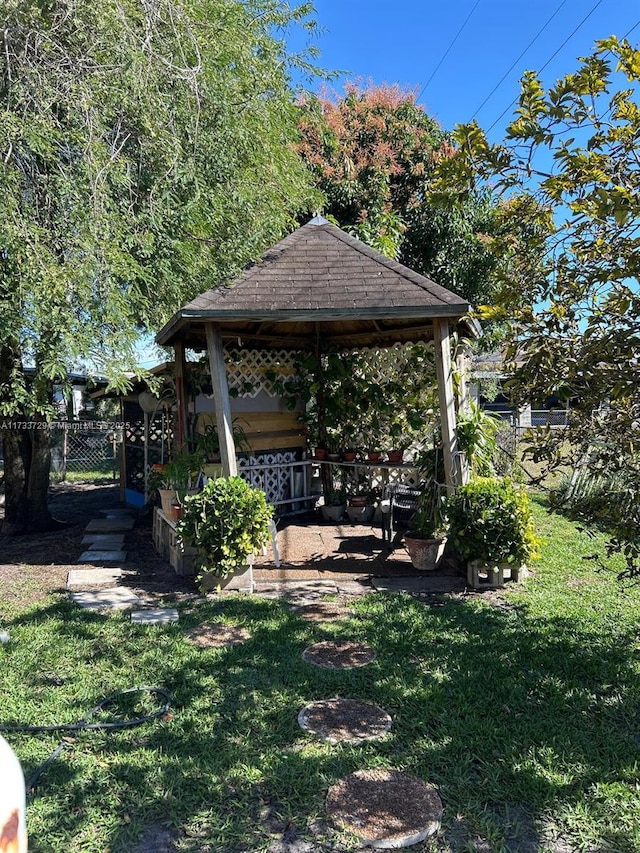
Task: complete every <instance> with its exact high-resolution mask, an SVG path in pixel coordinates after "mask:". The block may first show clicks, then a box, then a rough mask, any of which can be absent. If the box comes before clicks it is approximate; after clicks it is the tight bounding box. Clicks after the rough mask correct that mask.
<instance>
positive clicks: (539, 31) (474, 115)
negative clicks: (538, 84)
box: [471, 0, 567, 121]
mask: <svg viewBox="0 0 640 853" xmlns="http://www.w3.org/2000/svg"><path fill="white" fill-rule="evenodd" d="M565 3H567V0H562V2H561V3H560V5H559V6H558V7H557V8H556V10H555V12H554V13H553V14H552V15H551V17H550V18H549V19H548V20H547V22H546V24H545V25H544V26H543V27H542V29H540V30H538V32H537V33H536V35H535V36H534V37H533V38H532V39H531V41H530V42H529V44H528V45H527V46H526V47H525V49H524V50H523V51H522V53H521V54H520V56H519V57H518V58H517V59H516V60H515V61H514V62H513V63H512V64H511V65H510V66H509V68H508V69H507V70H506V71H505V73H504V74H503V75H502V77H501V78H500V80H499V81H498V82H497V83H496V85H495V86H494V87H493V89H492V90H491V91H490V92H489V94H488V95H487V97H486V98H485V99H484V101H483V102H482V103H481V104H480V106H479V107H478V108H477V110H476V111H475V112H474V114H473V115H472V116H471V121H473V119H474V118H475V117H476V116H477V115H478V113H479V112H480V110H481V109H482V108H483V107H484V105H485V104H486V103H487V101H488V100H489V99H490V98H491V96H492V95H493V94H494V93H495V92H496V91H497V89H499V88H500V86H501V85H502V84H503V83H504V81H505V80H506V79H507V77H508V76H509V74H511V72H512V71H513V69H514V68H515V67H516V65H517V64H518V62H520V60H521V59H522V57H523V56H524V55H525V53H526V52H527V51H528V50H529V48H530V47H531V46H532V45H533V44H535V42H536V41H537V40H538V39H539V38H540V36H541V35H542V33H543V32H544V31H545V30H546V29H547V27H548V26H549V24H550V23H551V21H553V19H554V18H555V16H556V15H557V14H558V12H559V11H560V9H562V7H563V6H564V5H565Z"/></svg>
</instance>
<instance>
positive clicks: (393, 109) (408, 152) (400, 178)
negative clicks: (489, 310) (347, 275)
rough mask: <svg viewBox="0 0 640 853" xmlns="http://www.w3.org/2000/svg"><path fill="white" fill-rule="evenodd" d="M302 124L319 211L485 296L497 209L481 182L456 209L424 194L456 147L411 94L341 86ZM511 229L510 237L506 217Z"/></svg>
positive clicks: (464, 291)
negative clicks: (321, 197)
mask: <svg viewBox="0 0 640 853" xmlns="http://www.w3.org/2000/svg"><path fill="white" fill-rule="evenodd" d="M300 128H301V134H302V138H301V141H300V145H299V150H300V152H301V154H302V156H303V158H304V159H305V161H306V162H307V163H308V164H309V167H310V169H311V170H312V171H313V173H314V175H315V176H316V181H317V185H318V187H319V189H321V190H322V192H323V193H324V194H325V198H326V204H325V208H324V211H325V214H326V215H329V216H331V217H333V218H334V219H335V220H336V222H337V223H338V224H339V225H340V226H341V227H343V228H346V229H347V230H348V231H351V233H353V234H354V235H355V236H357V237H359V238H360V239H361V240H363V241H364V242H366V243H368V244H369V245H371V246H373V248H375V249H378V250H379V251H381V252H383V253H384V254H386V255H388V256H390V257H393V258H395V259H397V260H400V261H401V262H402V263H404V264H406V265H407V266H409V267H411V268H412V269H415V270H416V271H418V272H421V273H423V274H425V275H429V276H432V277H433V278H434V280H435V281H437V282H438V283H439V284H441V285H443V286H444V287H448V288H449V289H451V290H453V291H455V292H456V293H459V294H461V295H462V296H464V297H466V298H467V299H469V300H470V301H471V302H472V303H475V302H477V301H478V300H480V301H488V300H489V299H490V298H491V294H492V289H493V286H494V276H495V273H496V269H497V266H498V261H497V260H496V255H495V254H494V253H493V252H491V251H490V249H489V247H488V245H487V243H488V241H490V240H491V239H492V238H493V237H494V236H497V235H500V234H501V233H503V231H504V223H503V219H502V215H501V207H500V205H498V204H497V203H496V200H495V199H494V197H493V194H492V192H491V190H490V189H488V188H487V187H484V188H482V189H481V190H480V191H478V192H477V193H476V192H471V193H469V194H468V195H467V197H466V199H465V201H464V204H459V205H457V206H455V207H452V206H451V205H445V206H443V205H440V204H439V203H438V202H437V200H436V199H435V198H434V197H433V196H430V195H429V189H430V185H431V180H432V176H433V174H434V169H435V168H436V166H437V164H438V163H439V162H441V161H443V160H444V161H446V160H447V159H448V158H449V157H451V156H452V154H453V152H454V150H455V149H454V145H453V140H452V137H451V134H450V133H448V132H446V131H444V130H443V129H442V128H441V127H440V126H439V124H438V123H437V122H436V121H435V120H434V119H433V118H431V117H430V116H429V115H427V114H426V113H425V111H424V109H423V108H422V107H421V106H420V105H418V104H417V103H416V101H415V95H414V94H413V93H412V92H410V91H403V90H402V89H400V88H399V87H398V86H397V85H396V86H386V85H385V86H371V87H369V88H366V89H362V88H359V87H358V86H355V85H348V86H347V87H346V94H345V96H344V97H341V98H338V99H332V98H331V97H329V96H328V95H326V94H324V95H321V96H320V97H314V96H312V97H309V98H308V99H307V100H306V101H305V103H304V104H303V105H302V108H301V123H300ZM509 229H510V233H511V235H512V237H513V238H514V239H515V238H517V235H518V230H517V228H516V227H515V226H514V220H512V219H510V220H509Z"/></svg>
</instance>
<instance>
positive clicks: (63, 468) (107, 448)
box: [51, 421, 123, 481]
mask: <svg viewBox="0 0 640 853" xmlns="http://www.w3.org/2000/svg"><path fill="white" fill-rule="evenodd" d="M56 426H57V429H55V430H53V431H52V434H51V475H52V479H53V480H58V481H64V480H100V479H105V478H110V479H112V480H115V479H117V477H118V475H119V470H120V447H121V445H122V438H123V427H122V425H121V424H117V423H110V422H108V421H103V422H99V423H97V422H88V423H83V422H82V421H80V422H76V421H70V422H68V423H64V422H61V423H59V424H57V425H56Z"/></svg>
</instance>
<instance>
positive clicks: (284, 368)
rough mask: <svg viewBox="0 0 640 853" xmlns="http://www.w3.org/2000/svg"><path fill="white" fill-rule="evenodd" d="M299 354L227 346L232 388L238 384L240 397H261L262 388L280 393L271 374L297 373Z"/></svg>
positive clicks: (272, 393)
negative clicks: (296, 365) (296, 366)
mask: <svg viewBox="0 0 640 853" xmlns="http://www.w3.org/2000/svg"><path fill="white" fill-rule="evenodd" d="M297 357H298V354H297V353H295V352H286V351H284V350H276V351H273V350H240V349H238V348H237V347H230V346H227V347H225V364H226V366H227V381H228V383H229V388H234V389H235V390H236V391H237V392H238V395H239V396H240V397H257V396H258V394H259V393H260V391H264V392H265V393H266V394H268V395H269V396H270V397H277V396H278V394H277V393H276V390H275V387H274V380H273V379H270V378H269V376H268V375H267V374H269V373H273V374H275V375H276V376H277V377H286V376H291V375H293V374H294V373H295V362H296V358H297Z"/></svg>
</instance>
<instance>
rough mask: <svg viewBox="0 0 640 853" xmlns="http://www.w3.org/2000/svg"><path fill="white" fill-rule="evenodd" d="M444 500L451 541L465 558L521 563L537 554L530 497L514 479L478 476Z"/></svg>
mask: <svg viewBox="0 0 640 853" xmlns="http://www.w3.org/2000/svg"><path fill="white" fill-rule="evenodd" d="M445 504H446V513H447V516H448V519H449V542H450V544H451V546H452V547H453V549H454V550H455V551H456V553H458V554H459V555H460V556H461V557H462V558H464V559H466V560H480V561H482V562H485V563H504V562H506V563H518V564H521V563H524V562H526V560H528V559H531V558H533V557H535V556H536V548H537V545H538V539H537V537H536V535H535V532H534V526H533V520H532V518H531V510H530V507H529V498H528V496H527V494H526V492H525V491H524V489H523V488H520V487H516V486H514V484H513V483H512V482H511V480H509V479H506V478H505V479H498V478H496V477H478V478H476V479H474V480H472V481H471V482H470V483H468V484H467V485H466V486H461V487H460V488H459V489H458V490H457V491H456V492H455V493H454V494H453V495H450V496H449V497H448V498H447V499H446V502H445Z"/></svg>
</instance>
